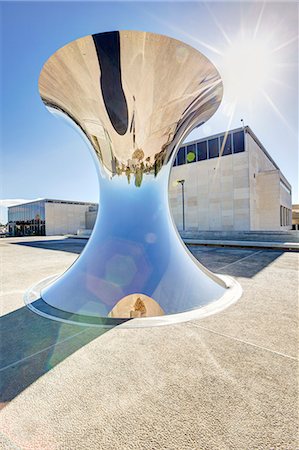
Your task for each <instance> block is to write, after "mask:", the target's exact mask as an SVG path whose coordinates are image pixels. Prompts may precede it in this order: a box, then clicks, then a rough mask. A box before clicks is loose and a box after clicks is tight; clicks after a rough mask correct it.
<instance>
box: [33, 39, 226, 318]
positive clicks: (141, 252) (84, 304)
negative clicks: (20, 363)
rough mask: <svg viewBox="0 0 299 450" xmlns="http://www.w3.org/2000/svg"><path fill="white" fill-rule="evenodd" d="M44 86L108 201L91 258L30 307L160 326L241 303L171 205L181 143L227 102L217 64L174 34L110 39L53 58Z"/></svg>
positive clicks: (78, 43)
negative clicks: (186, 234)
mask: <svg viewBox="0 0 299 450" xmlns="http://www.w3.org/2000/svg"><path fill="white" fill-rule="evenodd" d="M39 90H40V95H41V97H42V100H43V102H44V104H45V105H46V107H47V108H48V109H49V111H50V112H52V113H54V114H57V115H59V116H61V117H63V118H65V119H67V120H69V121H70V122H71V123H72V124H73V126H74V127H76V128H77V130H78V131H79V132H80V133H81V135H82V136H83V137H84V139H85V141H86V143H87V146H88V147H89V149H90V151H91V154H92V155H93V157H94V160H95V164H96V166H97V171H98V177H99V190H100V201H99V212H98V217H97V220H96V223H95V227H94V230H93V233H92V235H91V237H90V239H89V242H88V243H87V245H86V247H85V248H84V251H83V252H82V254H81V255H80V256H79V258H78V259H77V260H76V261H75V263H74V264H73V265H72V266H71V267H70V268H69V269H68V270H67V271H66V272H65V273H64V274H63V275H61V276H60V277H58V278H56V279H55V281H51V280H47V282H45V283H44V284H43V283H41V284H40V285H39V287H38V289H37V287H36V290H37V295H36V298H38V297H39V300H38V301H36V302H35V306H32V305H33V303H30V301H29V304H30V305H31V308H32V309H34V310H36V311H37V312H40V313H42V314H45V315H49V316H53V317H56V318H58V319H59V318H60V319H61V320H72V319H73V318H74V317H81V318H83V319H82V321H83V322H84V323H97V324H103V325H107V324H108V325H109V324H113V323H120V322H122V321H126V320H128V319H133V318H134V319H136V318H137V321H138V320H139V321H140V320H144V319H147V318H149V317H154V318H155V320H154V321H152V322H148V323H152V324H159V323H166V322H167V320H166V317H168V316H169V315H175V316H176V317H180V318H181V319H180V320H185V319H186V318H187V317H190V316H189V315H188V312H190V311H197V310H198V309H199V308H202V307H203V306H205V305H210V304H218V303H217V302H216V303H214V302H215V301H216V300H217V301H218V302H219V300H221V299H222V300H223V299H226V300H225V301H226V302H227V301H231V299H232V296H231V295H230V294H229V291H230V290H232V286H231V284H230V282H227V280H225V279H224V278H223V277H219V276H216V275H214V274H212V273H211V272H209V271H208V270H207V269H205V268H204V267H203V266H202V265H200V264H199V263H198V262H197V261H196V260H195V258H193V256H192V255H191V253H189V251H188V250H187V249H186V247H185V246H184V244H183V242H182V240H181V238H180V237H179V235H178V233H177V231H176V228H175V225H174V223H173V220H172V216H171V212H170V209H169V204H168V181H169V173H170V169H171V167H172V163H173V160H174V157H175V154H176V151H177V149H178V147H179V145H180V143H181V142H182V140H183V139H184V138H185V137H186V135H187V134H188V133H190V131H191V130H192V129H193V128H195V127H197V126H199V125H201V124H203V123H204V122H206V121H207V120H208V119H209V118H210V117H211V116H212V115H213V114H214V113H215V111H216V109H217V108H218V106H219V104H220V102H221V98H222V82H221V78H220V76H219V73H218V72H217V70H216V68H215V67H214V66H213V64H212V63H211V62H210V61H209V60H208V59H207V58H206V57H205V56H204V55H202V54H201V53H200V52H198V51H197V50H195V49H194V48H192V47H190V46H189V45H186V44H184V43H182V42H180V41H178V40H175V39H172V38H169V37H166V36H162V35H157V34H153V33H146V32H140V31H115V32H108V33H100V34H95V35H92V36H87V37H84V38H81V39H77V40H75V41H73V42H71V43H69V44H68V45H66V46H65V47H63V48H61V49H59V50H58V51H57V52H56V53H54V54H53V55H52V56H51V57H50V58H49V60H48V61H47V62H46V63H45V65H44V67H43V69H42V72H41V75H40V79H39ZM62 151H63V149H62ZM86 183H88V180H86ZM46 285H47V286H46ZM228 294H229V295H228ZM29 297H30V296H29ZM228 298H230V300H228ZM27 299H28V296H27ZM29 300H30V299H29ZM182 313H184V314H182ZM186 313H187V314H186ZM132 322H133V321H132Z"/></svg>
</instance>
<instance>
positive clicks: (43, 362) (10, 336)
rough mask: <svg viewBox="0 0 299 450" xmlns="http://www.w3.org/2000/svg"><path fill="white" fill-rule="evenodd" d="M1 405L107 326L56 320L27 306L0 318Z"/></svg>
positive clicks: (97, 335)
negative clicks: (80, 324) (41, 314)
mask: <svg viewBox="0 0 299 450" xmlns="http://www.w3.org/2000/svg"><path fill="white" fill-rule="evenodd" d="M0 327H1V337H2V338H1V355H0V361H1V363H0V367H1V368H0V384H1V389H0V392H1V398H0V402H1V407H2V408H3V407H4V406H5V405H6V403H8V402H10V401H11V400H12V399H13V398H15V397H16V396H17V395H18V394H20V393H21V392H22V391H23V390H24V389H26V388H27V387H28V386H30V385H31V384H32V383H33V382H34V381H36V380H37V379H38V378H39V377H40V376H42V375H44V374H45V373H46V372H49V371H50V370H51V369H52V368H53V367H55V366H56V365H57V364H59V363H60V362H61V361H63V360H64V359H66V358H67V357H68V356H70V355H71V354H72V353H74V352H76V351H77V350H79V349H80V348H81V347H83V346H84V345H86V344H88V343H89V342H91V341H92V340H94V339H96V338H98V337H99V336H101V335H102V334H104V333H105V332H107V331H108V330H109V329H104V328H99V327H83V326H76V325H69V324H66V323H62V322H55V321H53V320H49V319H46V318H43V317H41V316H38V315H37V314H34V313H33V312H31V311H30V310H29V309H28V308H27V307H23V308H21V309H18V310H16V311H13V312H11V313H9V314H7V315H5V316H3V317H1V319H0Z"/></svg>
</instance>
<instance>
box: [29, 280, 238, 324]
mask: <svg viewBox="0 0 299 450" xmlns="http://www.w3.org/2000/svg"><path fill="white" fill-rule="evenodd" d="M217 276H218V277H219V278H221V279H222V280H223V281H224V282H225V284H226V285H227V291H226V292H225V294H224V295H223V296H222V297H221V298H220V299H218V300H215V301H213V302H211V303H209V304H208V305H205V306H202V307H200V308H196V309H192V310H189V311H185V312H181V313H176V314H168V315H164V316H154V317H143V318H134V319H117V318H109V317H106V318H105V317H96V316H86V315H81V314H73V313H69V312H66V311H62V310H60V309H57V308H54V307H53V306H50V305H49V304H48V303H46V302H45V301H44V300H43V299H42V297H41V291H42V289H44V288H45V287H46V286H48V285H49V284H51V283H53V281H55V280H56V279H57V278H58V277H59V275H52V276H50V277H47V278H44V279H43V280H41V281H39V282H38V283H37V284H35V285H34V286H31V287H30V288H29V289H28V290H27V291H26V292H25V294H24V301H25V305H26V306H27V307H28V308H29V309H30V310H31V311H33V312H34V313H36V314H39V315H40V316H42V317H45V318H47V319H51V320H56V321H59V322H64V323H68V324H71V325H80V326H90V327H101V328H113V327H114V326H116V325H118V326H121V327H122V328H143V327H154V326H162V325H172V324H175V323H180V322H187V321H190V320H195V319H203V318H204V317H207V316H210V315H212V314H216V313H219V312H220V311H222V310H224V309H226V308H228V307H229V306H231V305H233V304H234V303H236V302H237V301H238V300H239V298H240V297H241V295H242V292H243V290H242V287H241V285H240V284H239V283H238V281H236V280H235V279H234V278H232V277H230V276H228V275H217Z"/></svg>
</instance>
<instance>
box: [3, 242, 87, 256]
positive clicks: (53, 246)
mask: <svg viewBox="0 0 299 450" xmlns="http://www.w3.org/2000/svg"><path fill="white" fill-rule="evenodd" d="M25 239H26V238H25ZM87 242H88V240H87V239H71V238H62V239H58V240H50V239H49V240H41V241H22V242H11V244H13V245H24V246H25V247H35V248H42V249H45V250H58V251H60V252H70V253H76V254H77V255H79V254H80V253H81V252H82V250H83V249H84V247H85V245H86V244H87Z"/></svg>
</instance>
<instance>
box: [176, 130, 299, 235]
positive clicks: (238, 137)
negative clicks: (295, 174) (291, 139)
mask: <svg viewBox="0 0 299 450" xmlns="http://www.w3.org/2000/svg"><path fill="white" fill-rule="evenodd" d="M178 180H180V181H181V182H180V183H178ZM182 181H183V183H182ZM169 200H170V206H171V210H172V214H173V218H174V221H175V223H176V225H177V227H178V228H179V230H182V229H183V227H184V225H185V230H202V231H216V230H217V231H218V230H220V231H226V230H227V231H229V230H240V231H278V230H289V229H291V227H292V219H291V215H292V192H291V185H290V183H289V182H288V181H287V179H286V178H285V177H284V175H283V174H282V173H281V171H280V169H279V167H278V166H277V164H276V163H275V162H274V161H273V159H272V158H271V156H270V155H269V153H268V152H267V151H266V149H265V148H264V146H263V145H262V144H261V142H260V141H259V139H258V138H257V137H256V136H255V134H254V133H253V131H252V130H251V129H250V128H249V127H248V126H247V127H244V128H238V129H234V130H230V131H228V132H227V133H219V134H216V135H214V136H210V137H207V138H204V139H200V140H197V141H192V142H188V143H186V144H184V145H182V146H181V148H180V149H179V151H178V153H177V156H176V160H175V163H174V167H173V169H172V172H171V177H170V185H169ZM183 201H184V219H185V220H184V221H183ZM183 222H185V223H183Z"/></svg>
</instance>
